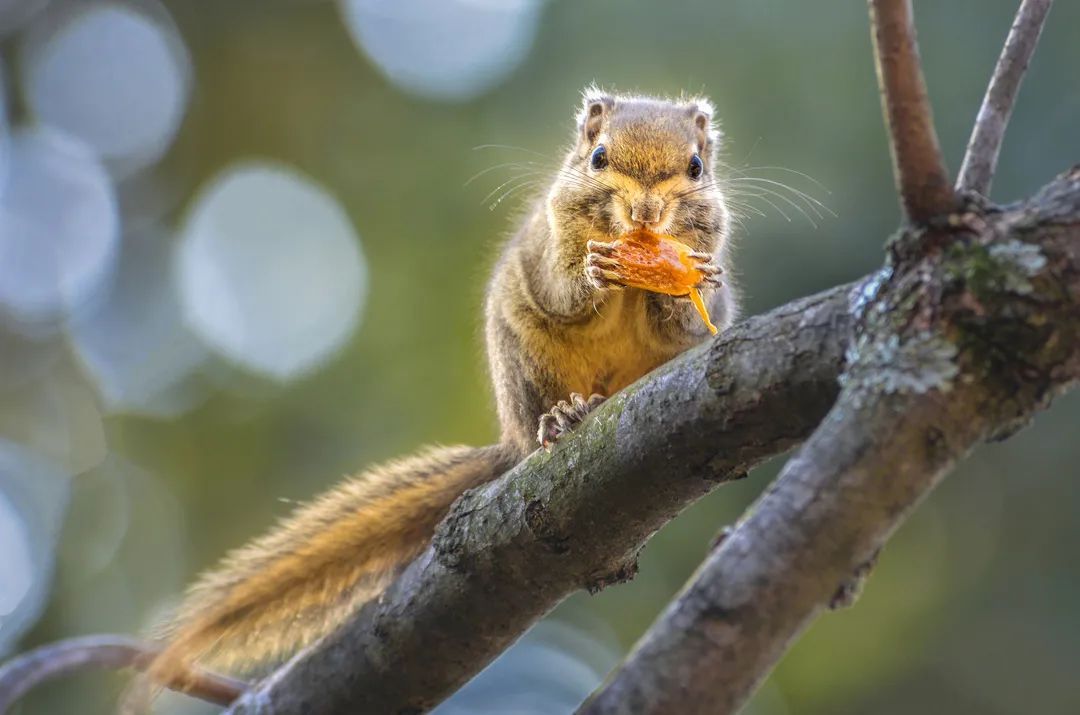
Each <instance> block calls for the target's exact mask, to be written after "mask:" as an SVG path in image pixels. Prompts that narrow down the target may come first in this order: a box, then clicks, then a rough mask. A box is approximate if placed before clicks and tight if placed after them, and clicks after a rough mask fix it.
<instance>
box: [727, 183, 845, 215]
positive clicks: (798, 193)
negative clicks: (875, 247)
mask: <svg viewBox="0 0 1080 715" xmlns="http://www.w3.org/2000/svg"><path fill="white" fill-rule="evenodd" d="M732 181H756V182H760V183H766V184H772V185H773V186H779V187H781V188H784V189H787V190H788V191H790V192H791V193H793V194H795V195H796V196H798V197H799V198H801V199H802V200H803V201H805V202H806V204H807V206H808V207H809V208H810V209H811V210H813V211H814V213H816V214H817V216H818V218H824V216H822V215H821V212H820V211H818V210H817V209H816V208H814V207H815V206H817V207H820V208H821V209H823V210H824V211H825V212H826V213H828V214H829V215H830V216H832V217H833V218H836V213H835V212H833V210H832V209H830V208H829V207H828V206H826V205H825V204H823V203H822V202H821V201H819V200H817V199H816V198H814V197H813V196H811V195H810V194H808V193H806V192H805V191H800V190H799V189H796V188H795V187H794V186H788V185H787V184H785V183H783V182H781V181H773V180H772V179H766V178H764V177H760V176H743V177H736V178H735V179H732Z"/></svg>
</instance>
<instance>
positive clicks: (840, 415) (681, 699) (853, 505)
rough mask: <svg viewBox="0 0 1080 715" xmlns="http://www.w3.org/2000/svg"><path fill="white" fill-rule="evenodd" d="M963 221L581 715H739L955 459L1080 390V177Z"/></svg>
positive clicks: (866, 320) (876, 312) (867, 329)
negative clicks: (773, 477) (794, 449)
mask: <svg viewBox="0 0 1080 715" xmlns="http://www.w3.org/2000/svg"><path fill="white" fill-rule="evenodd" d="M970 222H971V223H970V225H965V226H960V227H957V228H958V230H957V232H956V235H955V236H954V237H953V243H951V244H950V245H951V249H950V250H948V251H945V252H939V251H932V252H930V253H928V254H925V255H923V256H921V257H920V258H918V259H917V260H914V261H905V262H902V263H900V264H898V265H896V266H895V267H894V268H893V270H892V271H891V272H890V275H888V276H887V277H883V280H882V284H881V287H880V289H879V290H878V291H877V293H876V294H875V295H874V296H872V297H871V296H868V303H867V306H866V308H865V310H864V311H863V313H862V316H861V317H860V319H859V320H858V322H857V325H856V332H857V335H858V337H857V338H856V342H855V344H854V346H853V349H852V350H851V351H850V352H849V355H850V357H851V362H850V364H849V366H848V369H847V372H846V374H845V376H844V380H843V383H844V387H843V390H842V392H841V395H840V397H839V399H838V401H837V403H836V405H835V406H834V407H833V409H832V410H831V411H830V412H829V415H828V416H827V417H826V418H825V420H824V421H823V422H822V424H821V426H820V427H819V428H818V429H817V430H816V431H815V433H814V435H813V436H812V437H811V438H810V440H809V441H808V442H807V443H806V444H805V445H804V446H803V447H802V448H801V449H800V450H799V451H798V453H797V454H796V455H795V456H794V457H793V458H792V459H791V460H790V461H789V462H788V464H787V465H786V467H785V468H784V470H783V471H782V473H781V475H780V477H779V478H778V479H777V481H776V483H775V484H774V485H773V486H772V487H771V488H770V489H769V490H768V491H767V493H766V494H765V495H764V496H763V497H762V498H761V499H760V500H759V502H758V503H757V505H755V506H754V507H753V508H752V509H750V510H749V511H748V516H747V517H746V518H745V519H744V520H743V521H742V522H741V523H740V524H739V525H738V527H737V528H736V529H734V531H732V532H731V533H730V534H729V535H728V536H727V538H726V539H725V540H724V541H723V542H722V544H721V545H720V547H719V548H718V549H717V550H716V551H715V552H714V553H713V554H711V555H710V557H709V558H708V560H707V561H706V562H705V564H704V565H703V566H702V568H701V569H699V571H698V572H697V574H696V579H695V581H694V583H693V584H692V585H691V586H690V587H689V588H688V589H686V590H685V591H684V592H683V593H682V594H681V595H680V596H679V598H678V599H677V600H676V601H675V602H673V603H672V604H670V605H669V607H668V608H667V609H666V611H665V612H664V614H663V616H662V617H661V619H660V620H659V621H658V622H657V623H656V624H655V625H654V626H653V627H652V628H651V629H650V630H649V632H648V633H647V634H646V637H645V638H644V639H642V641H641V642H640V643H639V644H638V645H637V647H636V648H635V649H634V651H633V654H632V656H631V657H630V658H629V659H628V660H627V662H625V663H624V664H623V665H622V666H621V667H620V668H619V669H618V670H617V671H616V673H615V674H614V675H613V676H612V677H611V678H610V679H609V681H608V683H607V685H606V686H605V687H604V688H603V689H602V690H601V691H600V692H599V693H597V694H595V695H594V696H593V697H592V698H591V699H590V700H589V701H588V702H587V703H586V704H585V705H584V706H583V707H582V708H581V710H580V711H579V712H581V713H582V714H583V715H611V714H613V713H635V714H648V713H672V712H678V713H734V712H736V711H737V710H738V709H739V707H741V706H742V705H743V704H744V703H745V702H746V701H747V699H748V698H749V697H750V695H751V694H752V693H753V692H754V689H755V688H756V687H757V685H758V684H759V683H760V682H761V680H763V679H764V678H765V676H766V675H767V674H768V673H769V672H770V671H771V669H772V666H773V665H775V663H776V662H777V661H778V660H779V658H780V657H781V656H782V655H783V653H784V652H785V651H786V649H787V647H788V646H789V645H790V644H791V642H792V641H793V640H794V639H795V638H796V637H797V635H798V634H799V633H800V632H801V631H802V630H803V629H804V628H805V627H806V626H807V625H808V624H809V623H810V622H811V620H812V619H813V618H814V616H815V615H817V614H818V613H819V612H820V611H821V610H823V609H824V608H825V607H826V606H827V605H828V603H829V600H830V598H831V597H832V595H833V594H834V593H835V591H836V589H837V586H838V585H839V584H840V583H841V582H842V581H843V580H844V579H846V578H848V577H849V576H850V574H851V573H852V571H853V570H855V569H856V568H857V567H858V566H859V565H860V564H861V563H863V562H865V561H866V560H867V559H869V558H870V557H871V556H872V555H873V554H874V553H875V552H876V551H877V550H878V549H880V547H881V546H882V545H883V544H884V542H885V540H886V539H887V538H888V537H889V536H890V535H891V534H892V533H893V531H894V530H895V529H896V528H897V527H898V526H899V525H900V523H902V521H903V520H904V518H905V517H906V516H907V515H908V514H909V513H910V512H911V510H912V509H913V507H914V506H915V505H916V504H917V503H918V501H919V500H920V499H922V498H923V497H924V496H925V495H926V494H927V493H928V492H929V491H930V490H931V489H932V488H933V487H934V485H935V484H937V482H938V481H939V480H940V479H941V477H942V476H944V474H945V473H946V472H947V471H948V470H949V469H950V468H951V467H952V465H953V464H954V463H955V462H956V461H957V460H958V459H959V458H961V457H962V456H963V455H964V454H966V453H967V452H968V451H969V450H970V449H971V448H972V447H973V446H974V445H975V444H976V443H977V442H978V441H980V440H983V439H987V438H992V437H997V436H1001V435H1003V434H1007V433H1010V432H1011V431H1013V430H1014V429H1015V428H1016V427H1017V426H1018V425H1022V424H1024V423H1026V421H1027V420H1029V419H1030V418H1031V416H1032V415H1033V413H1034V412H1035V411H1036V410H1038V409H1040V408H1042V407H1043V406H1044V405H1045V404H1046V403H1047V401H1048V400H1049V399H1050V398H1051V397H1052V396H1053V395H1054V394H1056V393H1057V392H1059V391H1062V390H1064V389H1066V388H1068V387H1070V386H1072V385H1074V384H1075V382H1076V381H1077V380H1080V169H1076V170H1073V171H1072V172H1071V173H1069V174H1067V175H1065V176H1063V177H1061V178H1060V179H1059V180H1057V181H1055V182H1054V183H1052V184H1051V185H1050V186H1048V187H1047V188H1046V189H1045V190H1044V191H1042V192H1041V193H1040V194H1039V195H1038V196H1036V197H1035V198H1033V199H1032V200H1031V201H1029V202H1027V203H1025V204H1022V205H1020V206H1017V207H1014V208H1011V209H1009V210H1007V211H1005V212H1003V213H997V214H990V215H988V216H986V217H985V219H983V218H977V219H975V218H973V219H970ZM969 229H970V230H971V231H972V232H969ZM920 239H921V237H920V236H917V235H915V234H912V233H908V234H906V235H904V236H902V237H901V238H900V239H899V240H898V241H897V242H896V243H897V244H908V245H907V246H906V247H905V246H903V245H897V246H895V248H896V249H899V250H895V251H894V255H897V254H900V255H908V254H910V253H911V252H912V250H910V249H911V248H912V247H913V246H914V245H916V244H917V243H918V241H919V240H920ZM905 248H907V249H909V250H904V249H905Z"/></svg>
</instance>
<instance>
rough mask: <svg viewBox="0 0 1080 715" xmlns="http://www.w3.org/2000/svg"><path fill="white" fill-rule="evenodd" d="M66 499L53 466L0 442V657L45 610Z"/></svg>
mask: <svg viewBox="0 0 1080 715" xmlns="http://www.w3.org/2000/svg"><path fill="white" fill-rule="evenodd" d="M69 493H70V482H69V480H68V478H67V477H66V476H65V475H64V474H63V473H62V472H60V471H59V470H58V469H57V468H56V467H55V466H53V465H52V464H50V463H49V462H47V461H46V460H44V459H41V458H40V457H39V456H37V455H35V454H33V453H32V452H30V451H28V450H26V449H24V448H22V447H20V446H18V445H16V444H13V443H11V442H8V441H6V440H3V439H0V559H2V560H0V564H2V567H3V578H0V653H2V652H4V651H5V650H6V649H7V647H8V646H9V645H10V644H12V643H13V642H14V641H15V639H17V638H18V637H19V635H21V634H22V633H23V632H24V631H25V630H26V629H27V628H29V627H30V626H31V625H32V624H33V623H34V621H35V620H36V619H37V617H38V616H39V615H40V614H41V612H42V610H44V608H45V603H46V601H47V597H48V592H49V586H50V584H51V582H52V571H53V562H54V549H55V545H56V541H57V539H58V537H59V533H60V528H61V524H62V523H63V517H64V511H65V509H66V507H67V501H68V497H69Z"/></svg>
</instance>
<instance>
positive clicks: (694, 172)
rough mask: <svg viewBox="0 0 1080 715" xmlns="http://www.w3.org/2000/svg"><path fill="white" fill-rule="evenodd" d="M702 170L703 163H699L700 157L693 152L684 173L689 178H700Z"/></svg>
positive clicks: (703, 169)
mask: <svg viewBox="0 0 1080 715" xmlns="http://www.w3.org/2000/svg"><path fill="white" fill-rule="evenodd" d="M703 171H705V165H704V164H702V163H701V157H700V156H698V155H697V154H694V155H693V156H692V157H690V166H688V167H686V173H687V174H689V175H690V178H691V179H700V178H701V172H703Z"/></svg>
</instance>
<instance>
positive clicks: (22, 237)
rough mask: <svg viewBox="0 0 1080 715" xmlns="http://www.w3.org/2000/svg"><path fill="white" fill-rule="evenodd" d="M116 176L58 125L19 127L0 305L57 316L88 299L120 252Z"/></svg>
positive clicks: (5, 218) (1, 208) (6, 205)
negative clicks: (54, 127) (55, 128)
mask: <svg viewBox="0 0 1080 715" xmlns="http://www.w3.org/2000/svg"><path fill="white" fill-rule="evenodd" d="M119 222H120V219H119V216H118V212H117V206H116V196H115V193H114V189H113V185H112V181H111V179H110V178H109V176H108V174H107V173H106V171H105V169H104V168H103V167H102V165H101V163H100V162H99V161H98V160H97V158H96V157H95V155H94V153H93V151H92V150H90V149H89V148H88V147H87V146H86V145H85V144H83V143H82V142H80V141H78V140H76V139H74V138H72V137H69V136H66V135H63V134H61V133H60V132H58V131H55V130H51V129H46V128H36V129H28V130H27V129H24V130H20V131H17V132H16V133H15V134H14V135H13V136H12V140H11V143H10V146H9V152H8V177H7V182H6V183H5V184H4V186H3V190H2V191H0V309H3V310H6V311H7V312H8V313H10V314H12V315H13V316H14V317H16V318H17V319H19V320H23V321H29V322H32V321H40V320H48V319H52V318H56V317H58V316H60V315H61V314H62V313H64V312H68V311H71V310H74V309H75V308H77V307H78V306H80V305H81V304H82V303H84V302H85V301H86V300H88V299H89V298H90V296H91V294H92V293H93V291H94V290H95V289H97V288H98V287H99V286H100V284H101V282H102V280H103V279H104V278H106V277H107V276H108V275H109V271H110V269H111V267H112V265H113V262H114V260H115V257H116V247H117V238H118V233H119Z"/></svg>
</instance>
